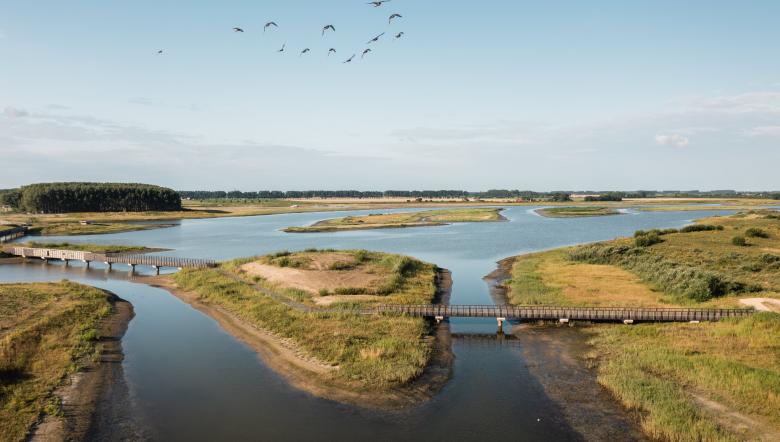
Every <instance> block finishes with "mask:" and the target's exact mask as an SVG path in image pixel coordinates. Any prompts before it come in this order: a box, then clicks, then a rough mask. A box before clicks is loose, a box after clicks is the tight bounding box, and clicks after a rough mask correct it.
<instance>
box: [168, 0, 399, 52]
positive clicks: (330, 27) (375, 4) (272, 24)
mask: <svg viewBox="0 0 780 442" xmlns="http://www.w3.org/2000/svg"><path fill="white" fill-rule="evenodd" d="M389 1H391V0H378V1H372V2H368V3H366V4H367V5H371V6H373V7H375V8H378V7H380V6H382V5H383V4H385V3H387V2H389ZM399 18H403V16H402V15H401V14H398V13H394V14H390V16H389V17H388V19H387V22H388V24H392V23H393V20H395V19H399ZM271 27H273V28H278V27H279V25H277V24H276V22H274V21H269V22H268V23H266V24H265V26H263V33H265V32H266V31H267V30H268V28H271ZM328 31H330V32H336V27H335V26H333V25H325V26H323V28H322V36H323V37H324V36H325V33H326V32H328ZM233 32H240V33H243V32H244V29H243V28H240V27H234V28H233ZM384 35H385V32H382V33H381V34H379V35H377V36H376V37H374V38H372V39H371V40H369V41H367V42H366V44H367V45H370V44H371V43H376V42H378V41H379V39H380V38H382V37H383V36H384ZM403 36H404V33H403V32H398V33H397V34H395V38H396V39H399V38H401V37H403ZM286 48H287V43H284V44H282V47H281V48H279V50H277V51H276V52H284V51H285V50H286ZM309 52H311V49H310V48H304V49H303V50H302V51H301V53H300V54H299V57H302V56H304V55H305V54H307V53H309ZM370 52H372V51H371V48H366V49H365V50H363V52H362V53H361V54H360V58H364V57H365V56H366V55H367V54H368V53H370ZM162 53H163V50H162V49H160V50H158V51H157V54H160V55H162ZM335 53H336V48H330V49H328V57H330V55H331V54H335ZM356 56H357V54H352V56H351V57H349V58H347V59H346V60H344V61H343V62H342V63H352V60H354V59H355V57H356Z"/></svg>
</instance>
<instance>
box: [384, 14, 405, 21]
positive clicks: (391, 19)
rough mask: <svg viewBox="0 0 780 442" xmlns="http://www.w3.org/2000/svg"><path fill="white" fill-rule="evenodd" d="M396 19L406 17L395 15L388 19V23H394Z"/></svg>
mask: <svg viewBox="0 0 780 442" xmlns="http://www.w3.org/2000/svg"><path fill="white" fill-rule="evenodd" d="M394 18H404V16H403V15H401V14H393V15H391V16H390V18H388V19H387V22H388V23H392V22H393V19H394Z"/></svg>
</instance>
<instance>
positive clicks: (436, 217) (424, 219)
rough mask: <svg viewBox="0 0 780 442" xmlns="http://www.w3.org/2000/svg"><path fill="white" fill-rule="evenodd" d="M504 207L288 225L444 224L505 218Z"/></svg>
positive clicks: (322, 228) (328, 228)
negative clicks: (502, 212)
mask: <svg viewBox="0 0 780 442" xmlns="http://www.w3.org/2000/svg"><path fill="white" fill-rule="evenodd" d="M501 210H502V209H495V208H466V209H449V210H425V211H422V212H404V213H387V214H383V213H376V214H370V215H365V216H347V217H343V218H335V219H327V220H323V221H319V222H317V223H314V224H312V225H311V226H307V227H288V228H286V229H284V231H285V232H288V233H312V232H334V231H341V230H362V229H385V228H402V227H426V226H442V225H446V224H449V223H468V222H490V221H503V220H505V218H504V217H502V216H501Z"/></svg>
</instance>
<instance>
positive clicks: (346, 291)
mask: <svg viewBox="0 0 780 442" xmlns="http://www.w3.org/2000/svg"><path fill="white" fill-rule="evenodd" d="M333 292H334V293H336V294H337V295H363V294H365V293H366V289H364V288H362V287H339V288H336V289H334V290H333Z"/></svg>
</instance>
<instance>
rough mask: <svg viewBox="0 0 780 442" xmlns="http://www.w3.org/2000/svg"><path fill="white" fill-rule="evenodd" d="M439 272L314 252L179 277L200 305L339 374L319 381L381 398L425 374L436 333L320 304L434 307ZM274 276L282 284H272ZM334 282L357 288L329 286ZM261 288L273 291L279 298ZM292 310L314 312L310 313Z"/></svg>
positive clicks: (367, 255)
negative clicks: (307, 284)
mask: <svg viewBox="0 0 780 442" xmlns="http://www.w3.org/2000/svg"><path fill="white" fill-rule="evenodd" d="M275 269H278V270H279V272H275ZM436 270H437V269H436V267H435V266H433V265H431V264H426V263H423V262H420V261H418V260H415V259H412V258H409V257H405V256H399V255H387V254H382V253H373V252H366V251H340V252H334V251H313V250H312V251H308V252H302V253H286V252H285V253H279V254H274V255H270V256H266V257H259V258H249V259H243V260H237V261H233V262H229V263H225V264H223V265H222V266H221V267H220V268H217V269H206V270H185V271H182V272H179V273H177V274H176V275H174V276H172V278H173V280H174V281H175V282H176V284H177V285H178V286H179V287H180V288H181V289H183V290H185V291H187V292H191V293H194V294H196V295H197V300H198V301H199V302H202V303H204V304H207V305H210V306H213V307H218V308H220V309H224V310H226V311H228V312H230V313H231V314H232V315H234V316H236V317H238V318H239V319H240V320H241V321H244V322H247V323H249V324H252V325H254V326H256V327H258V328H260V329H262V330H266V331H268V332H270V333H272V334H273V335H275V336H276V337H278V338H280V339H283V340H286V341H289V342H292V343H293V344H294V345H295V347H297V348H299V349H300V350H302V351H303V352H304V353H306V354H307V355H309V356H311V357H312V358H314V359H315V360H316V361H318V362H319V363H321V364H324V365H327V366H329V367H331V368H332V369H330V370H324V371H322V372H320V373H312V374H311V376H310V378H311V380H312V381H314V382H316V383H318V384H324V385H335V386H337V387H339V388H344V389H348V390H351V391H355V392H360V393H365V394H375V393H381V392H386V391H389V390H392V389H394V388H397V387H402V386H404V385H406V384H408V383H409V382H411V381H412V380H414V379H416V378H418V377H419V376H420V375H421V374H422V372H423V370H424V368H425V366H426V364H427V362H428V361H429V359H430V358H431V354H432V348H433V339H432V337H431V336H430V334H431V331H432V330H431V326H430V325H429V324H428V323H427V322H426V321H425V320H423V319H420V318H409V317H391V316H361V315H358V314H351V313H338V314H334V313H327V312H322V311H318V310H319V308H318V307H317V306H318V305H320V303H318V302H317V300H318V298H326V297H334V296H335V297H338V298H337V303H338V304H339V306H340V307H349V306H360V305H365V304H366V303H371V302H376V301H377V300H378V299H381V300H383V302H398V303H427V302H431V301H432V300H433V298H434V296H435V294H436ZM261 271H266V272H270V273H262V274H264V275H266V276H267V277H268V278H266V277H263V276H259V275H260V274H261V273H260V272H261ZM285 271H292V272H293V273H291V274H289V275H292V276H291V279H285V278H286V277H287V276H285V275H288V273H285ZM302 272H308V273H302ZM357 273H361V275H371V276H372V278H368V279H367V278H363V276H361V275H358V279H360V280H361V281H362V283H361V284H358V283H356V282H355V278H354V277H353V276H354V275H356V274H357ZM271 276H275V277H276V276H278V277H277V278H275V279H274V280H273V281H271V280H270V279H269V278H270V277H271ZM301 277H303V278H304V279H305V280H307V281H319V280H321V282H323V284H326V285H324V286H322V288H321V289H320V290H318V291H316V292H315V291H314V290H313V289H310V290H304V289H302V288H300V287H298V286H293V285H291V282H292V281H294V280H297V279H299V278H301ZM374 277H378V279H377V278H374ZM280 278H281V279H280ZM313 278H314V279H313ZM317 278H319V279H317ZM334 278H335V279H337V280H345V281H352V284H355V285H354V286H352V287H344V286H341V285H339V284H338V283H331V284H330V285H329V286H328V285H327V284H329V283H328V281H333V280H334ZM339 278H340V279H339ZM312 284H314V282H312ZM327 287H330V289H328V288H327ZM258 288H259V289H261V290H271V291H272V292H273V293H274V294H276V295H277V296H278V297H279V298H275V297H272V296H268V295H266V294H264V293H262V292H260V291H258ZM365 296H370V299H366V298H365ZM289 303H298V304H301V305H304V306H307V307H308V311H307V310H302V309H301V308H293V307H291V306H290V305H288V304H289ZM327 305H331V306H332V305H334V304H333V303H329V304H327Z"/></svg>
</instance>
